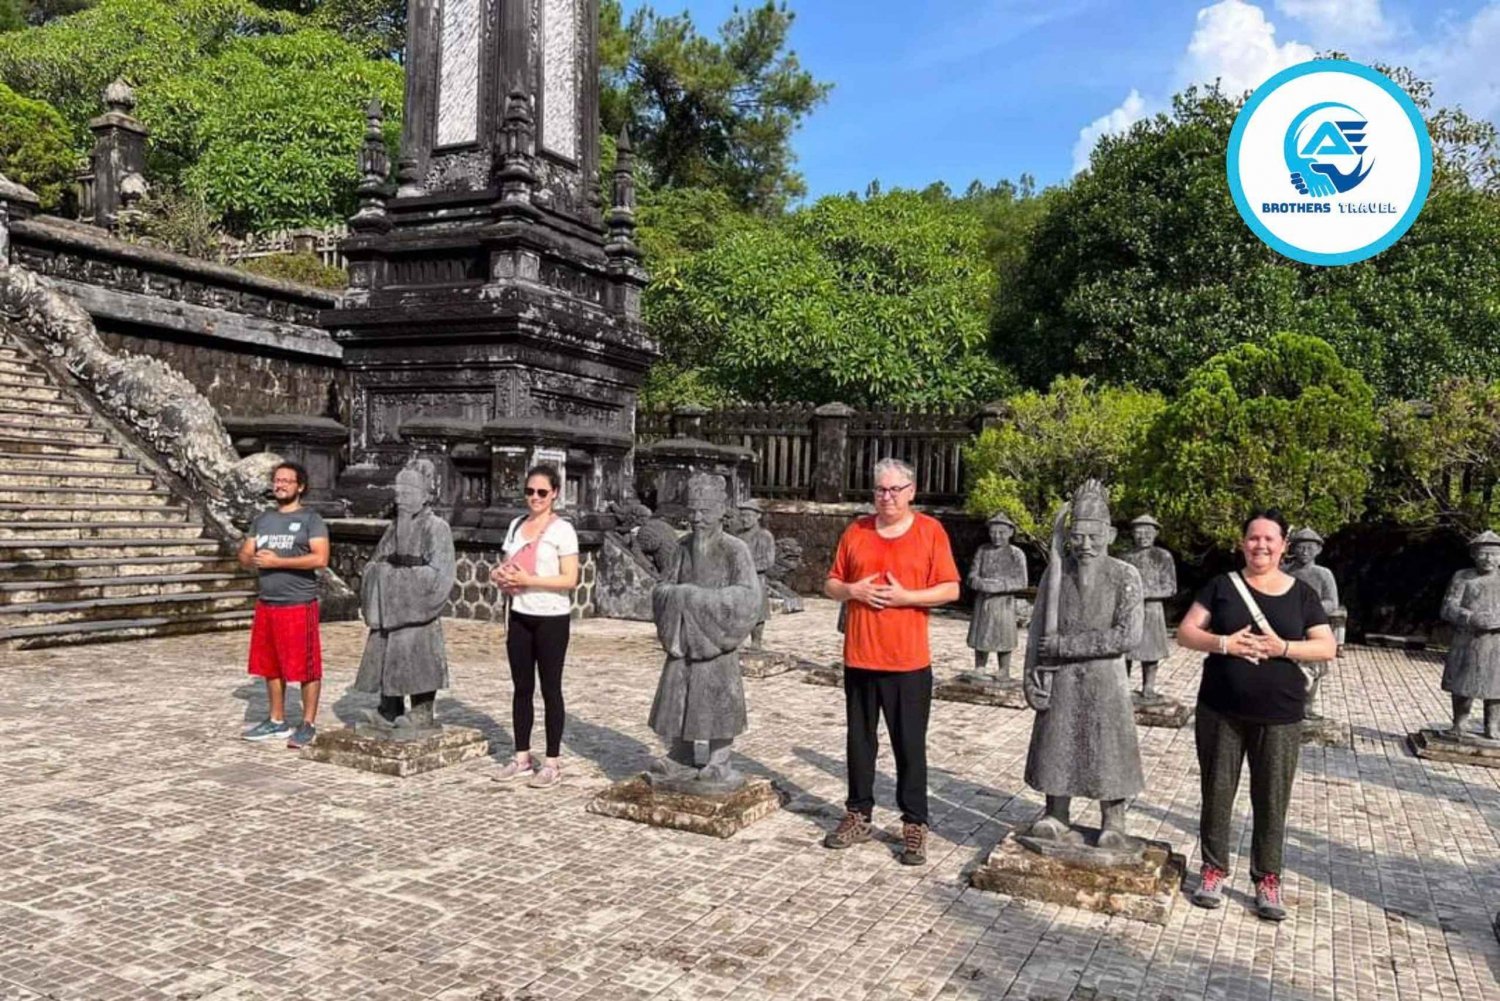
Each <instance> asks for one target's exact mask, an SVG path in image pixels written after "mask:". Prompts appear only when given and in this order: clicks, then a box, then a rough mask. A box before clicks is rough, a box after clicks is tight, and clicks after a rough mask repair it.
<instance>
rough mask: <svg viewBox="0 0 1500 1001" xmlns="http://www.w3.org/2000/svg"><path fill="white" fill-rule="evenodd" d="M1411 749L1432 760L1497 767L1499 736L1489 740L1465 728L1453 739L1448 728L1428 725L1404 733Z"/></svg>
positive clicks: (1499, 753)
mask: <svg viewBox="0 0 1500 1001" xmlns="http://www.w3.org/2000/svg"><path fill="white" fill-rule="evenodd" d="M1406 742H1407V744H1409V745H1410V746H1411V752H1412V753H1413V754H1415V755H1416V756H1417V757H1419V758H1428V759H1430V760H1432V761H1452V762H1456V763H1457V764H1461V765H1483V766H1484V767H1485V768H1500V740H1489V739H1487V738H1485V737H1482V736H1480V735H1479V734H1478V733H1477V732H1475V731H1472V730H1471V731H1466V732H1465V733H1464V736H1463V739H1462V740H1459V739H1456V738H1455V737H1454V736H1453V734H1452V733H1451V732H1450V731H1448V730H1446V729H1445V730H1435V729H1432V728H1430V727H1429V728H1428V729H1425V730H1419V731H1417V732H1416V733H1409V734H1407V735H1406Z"/></svg>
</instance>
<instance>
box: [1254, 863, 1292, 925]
mask: <svg viewBox="0 0 1500 1001" xmlns="http://www.w3.org/2000/svg"><path fill="white" fill-rule="evenodd" d="M1255 913H1256V914H1258V915H1260V916H1261V917H1262V918H1264V919H1265V920H1267V921H1285V920H1286V908H1285V907H1284V906H1282V903H1281V877H1279V876H1277V875H1276V874H1275V873H1274V872H1268V873H1266V874H1265V875H1264V876H1262V877H1261V878H1260V880H1259V882H1257V883H1256V884H1255Z"/></svg>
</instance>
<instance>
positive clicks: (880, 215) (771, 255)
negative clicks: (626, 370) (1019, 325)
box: [646, 192, 1010, 407]
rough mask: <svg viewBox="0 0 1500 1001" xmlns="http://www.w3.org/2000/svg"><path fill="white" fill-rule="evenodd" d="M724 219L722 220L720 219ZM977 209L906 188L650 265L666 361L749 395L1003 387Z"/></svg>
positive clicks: (838, 201) (920, 395)
mask: <svg viewBox="0 0 1500 1001" xmlns="http://www.w3.org/2000/svg"><path fill="white" fill-rule="evenodd" d="M720 218H723V217H720ZM984 238H985V231H984V226H983V222H982V219H981V218H980V217H979V215H978V214H977V213H974V212H972V211H969V210H967V209H966V208H964V207H963V206H960V205H957V204H955V203H952V202H937V201H934V200H932V199H928V198H924V197H923V196H921V195H918V194H915V193H912V192H892V193H891V194H888V195H882V196H881V197H879V198H876V199H872V200H870V201H860V200H858V199H853V198H847V197H831V198H824V199H821V200H820V201H818V202H817V204H815V205H814V206H812V207H811V208H808V209H803V210H801V211H798V212H795V213H792V214H791V215H788V216H787V217H785V218H784V219H782V220H765V221H755V220H745V219H743V218H742V219H740V220H739V224H737V225H735V226H734V227H733V228H730V229H728V231H727V232H726V233H724V235H722V236H721V237H720V238H719V239H717V240H716V241H715V242H714V243H713V245H712V246H710V247H708V249H705V250H702V251H700V252H696V253H691V254H683V255H682V256H681V257H680V258H677V259H674V260H670V261H669V262H668V264H667V266H666V267H663V268H661V269H660V271H659V274H658V278H659V279H660V280H659V281H657V282H655V283H654V284H653V286H652V287H651V289H650V290H648V294H647V300H646V311H647V319H648V321H649V323H650V325H651V328H652V330H653V332H654V333H655V334H656V336H657V337H658V339H659V340H660V342H661V344H662V349H663V352H664V355H665V357H666V361H667V363H668V365H670V366H675V367H676V370H677V371H689V370H697V371H698V372H699V375H700V378H699V382H700V384H703V385H706V386H709V387H714V388H715V389H717V390H718V391H721V392H722V393H724V394H727V395H730V396H734V397H738V398H743V399H754V400H770V399H779V400H806V401H811V402H818V403H821V402H827V401H830V400H836V399H837V400H842V401H844V402H846V403H851V404H874V403H879V404H890V405H897V406H914V407H915V406H934V405H944V404H958V403H967V402H973V401H975V400H984V399H992V398H994V397H995V396H997V395H999V394H1000V393H1001V392H1003V391H1004V390H1005V389H1006V388H1007V386H1008V385H1009V381H1010V380H1009V377H1008V374H1007V373H1005V372H1004V371H1003V370H1002V369H1001V368H1000V367H999V366H997V365H996V364H995V363H994V361H993V360H992V359H991V358H990V357H989V356H988V354H987V353H986V351H985V337H986V316H987V312H988V303H989V300H990V297H991V295H992V294H993V280H994V279H993V272H992V270H991V269H990V267H989V266H988V262H987V260H986V257H985V247H984Z"/></svg>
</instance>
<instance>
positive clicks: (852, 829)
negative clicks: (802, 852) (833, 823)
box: [823, 810, 870, 848]
mask: <svg viewBox="0 0 1500 1001" xmlns="http://www.w3.org/2000/svg"><path fill="white" fill-rule="evenodd" d="M869 840H870V821H869V819H868V818H867V817H865V815H864V814H862V813H856V812H854V811H853V810H850V811H849V812H848V813H846V814H844V819H843V820H841V821H839V826H837V827H835V828H834V829H833V830H831V831H829V832H828V835H827V836H826V837H825V838H824V839H823V847H824V848H851V847H853V846H854V845H857V844H859V843H861V842H863V841H869Z"/></svg>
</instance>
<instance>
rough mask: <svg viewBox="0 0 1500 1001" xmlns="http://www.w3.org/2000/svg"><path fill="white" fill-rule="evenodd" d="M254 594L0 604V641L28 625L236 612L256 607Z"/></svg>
mask: <svg viewBox="0 0 1500 1001" xmlns="http://www.w3.org/2000/svg"><path fill="white" fill-rule="evenodd" d="M255 594H256V593H255V591H253V590H240V591H218V592H215V593H213V594H207V595H204V594H162V595H155V596H152V595H136V596H131V597H125V598H92V599H87V600H84V601H36V602H30V603H28V604H25V605H0V638H5V637H6V635H7V631H8V630H14V629H24V628H26V627H27V626H55V625H62V624H64V623H70V622H98V621H101V620H105V619H143V618H153V617H156V616H160V615H163V614H168V615H170V616H171V617H172V618H178V617H181V616H191V615H208V614H211V613H213V612H237V611H241V610H248V609H253V608H254V607H255Z"/></svg>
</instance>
